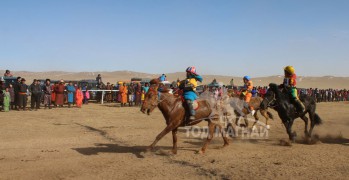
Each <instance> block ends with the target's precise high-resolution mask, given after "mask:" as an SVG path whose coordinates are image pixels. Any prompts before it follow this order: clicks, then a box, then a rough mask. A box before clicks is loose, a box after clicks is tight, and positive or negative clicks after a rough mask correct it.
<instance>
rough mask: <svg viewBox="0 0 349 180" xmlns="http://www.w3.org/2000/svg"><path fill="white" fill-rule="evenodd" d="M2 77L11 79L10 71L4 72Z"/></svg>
mask: <svg viewBox="0 0 349 180" xmlns="http://www.w3.org/2000/svg"><path fill="white" fill-rule="evenodd" d="M4 76H5V77H12V74H11V71H10V70H6V72H5V74H4Z"/></svg>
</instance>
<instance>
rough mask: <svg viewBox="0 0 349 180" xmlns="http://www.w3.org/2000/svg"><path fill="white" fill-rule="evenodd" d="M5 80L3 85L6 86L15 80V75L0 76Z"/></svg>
mask: <svg viewBox="0 0 349 180" xmlns="http://www.w3.org/2000/svg"><path fill="white" fill-rule="evenodd" d="M0 78H1V79H3V80H4V81H5V86H6V87H8V86H9V84H14V83H16V82H17V77H0Z"/></svg>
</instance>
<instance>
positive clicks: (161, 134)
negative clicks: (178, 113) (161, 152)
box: [149, 124, 175, 150]
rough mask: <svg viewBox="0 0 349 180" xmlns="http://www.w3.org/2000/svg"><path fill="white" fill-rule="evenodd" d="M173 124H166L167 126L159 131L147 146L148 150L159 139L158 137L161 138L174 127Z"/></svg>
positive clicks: (152, 147)
mask: <svg viewBox="0 0 349 180" xmlns="http://www.w3.org/2000/svg"><path fill="white" fill-rule="evenodd" d="M173 126H174V125H173V124H169V125H167V127H166V128H165V129H164V130H162V131H161V133H160V134H159V135H157V136H156V138H155V140H154V142H153V143H152V144H151V145H150V146H149V149H150V150H153V149H154V147H155V145H156V143H158V142H159V141H160V139H162V138H163V137H164V136H165V135H166V134H167V133H169V132H170V131H172V130H173V129H174V128H175V127H173Z"/></svg>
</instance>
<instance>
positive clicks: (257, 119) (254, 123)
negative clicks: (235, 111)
mask: <svg viewBox="0 0 349 180" xmlns="http://www.w3.org/2000/svg"><path fill="white" fill-rule="evenodd" d="M257 111H258V110H257ZM253 117H254V120H255V121H254V122H253V125H252V129H253V128H255V125H256V124H257V122H258V121H259V117H258V114H257V112H255V113H254V115H253Z"/></svg>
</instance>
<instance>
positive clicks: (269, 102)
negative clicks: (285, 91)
mask: <svg viewBox="0 0 349 180" xmlns="http://www.w3.org/2000/svg"><path fill="white" fill-rule="evenodd" d="M264 100H266V101H267V107H276V106H271V105H270V104H272V103H274V102H275V101H276V98H275V93H273V98H272V99H271V100H269V99H268V98H264Z"/></svg>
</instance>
